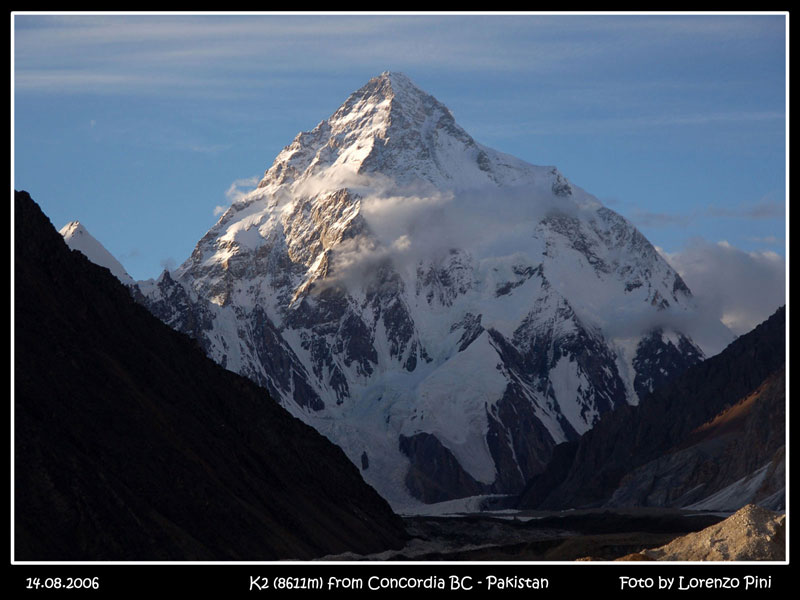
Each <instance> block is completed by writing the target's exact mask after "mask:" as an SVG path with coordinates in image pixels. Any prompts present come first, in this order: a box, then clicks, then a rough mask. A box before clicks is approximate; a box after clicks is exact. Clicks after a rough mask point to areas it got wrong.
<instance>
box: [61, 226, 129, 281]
mask: <svg viewBox="0 0 800 600" xmlns="http://www.w3.org/2000/svg"><path fill="white" fill-rule="evenodd" d="M59 233H60V234H61V236H62V237H63V238H64V241H65V242H66V243H67V246H69V247H70V249H71V250H79V251H80V252H82V253H83V254H84V255H86V257H87V258H88V259H89V260H91V261H92V262H93V263H95V264H96V265H100V266H101V267H105V268H106V269H108V270H109V271H111V273H112V274H113V275H114V277H116V278H117V279H119V280H120V281H121V282H122V283H124V284H125V285H133V284H134V283H135V282H134V280H133V278H132V277H131V276H130V275H128V272H127V271H126V270H125V267H123V266H122V265H121V264H120V262H119V261H118V260H117V259H116V258H114V257H113V256H112V254H111V253H110V252H109V251H108V250H106V249H105V247H104V246H103V245H102V244H101V243H100V242H98V241H97V240H96V239H95V238H94V237H93V236H92V235H91V234H90V233H89V232H88V231H87V230H86V227H84V226H83V225H81V224H80V222H78V221H71V222H69V223H67V224H66V225H64V227H62V228H61V231H59Z"/></svg>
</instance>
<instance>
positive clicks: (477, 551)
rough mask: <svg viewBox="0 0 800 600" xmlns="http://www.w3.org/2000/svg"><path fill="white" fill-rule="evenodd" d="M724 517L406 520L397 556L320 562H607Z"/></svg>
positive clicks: (629, 512)
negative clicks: (404, 538) (406, 537)
mask: <svg viewBox="0 0 800 600" xmlns="http://www.w3.org/2000/svg"><path fill="white" fill-rule="evenodd" d="M727 516H729V513H711V512H698V511H681V510H677V509H663V508H636V509H614V510H609V509H585V510H570V511H561V512H552V511H548V512H544V511H510V510H509V511H499V512H492V513H472V514H458V515H450V516H408V517H405V519H404V520H405V523H406V528H407V530H408V532H409V534H410V535H411V536H412V537H411V540H410V541H409V543H408V544H407V545H406V546H405V547H404V548H403V549H402V550H400V551H396V552H384V553H380V554H375V555H370V556H356V555H338V556H328V557H326V558H325V560H336V561H361V560H368V561H377V560H388V561H424V562H428V561H500V562H504V561H532V562H538V561H548V562H551V561H574V560H577V559H581V558H587V557H591V558H592V560H603V561H611V560H614V559H617V558H620V557H622V556H626V555H629V554H633V553H637V552H641V551H642V550H644V549H647V548H654V547H658V546H663V545H665V544H667V543H669V542H670V541H672V540H674V539H675V538H678V537H680V536H683V535H686V534H687V533H690V532H695V531H699V530H701V529H704V528H706V527H709V526H711V525H714V524H716V523H718V522H720V521H722V520H724V519H725V518H726V517H727Z"/></svg>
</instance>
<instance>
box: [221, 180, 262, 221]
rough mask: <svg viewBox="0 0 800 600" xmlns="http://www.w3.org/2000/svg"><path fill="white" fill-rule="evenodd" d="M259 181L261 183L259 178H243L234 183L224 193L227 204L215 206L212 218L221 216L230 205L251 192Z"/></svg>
mask: <svg viewBox="0 0 800 600" xmlns="http://www.w3.org/2000/svg"><path fill="white" fill-rule="evenodd" d="M259 181H261V177H259V176H254V177H245V178H243V179H237V180H236V181H234V182H233V183H232V184H231V185H230V187H228V189H227V190H226V191H225V197H226V198H227V199H228V203H227V204H219V205H217V206H215V207H214V216H215V217H217V216H219V215H221V214H222V213H224V212H225V211H226V210H228V208H229V207H230V205H231V204H233V203H234V202H238V201H239V200H241V199H242V198H244V197H245V196H246V195H247V194H248V192H250V191H252V190H253V188H255V186H257V185H258V182H259Z"/></svg>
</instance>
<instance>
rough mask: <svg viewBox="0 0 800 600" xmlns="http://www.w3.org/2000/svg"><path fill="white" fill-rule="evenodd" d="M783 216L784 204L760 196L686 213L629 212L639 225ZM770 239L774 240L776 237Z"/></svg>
mask: <svg viewBox="0 0 800 600" xmlns="http://www.w3.org/2000/svg"><path fill="white" fill-rule="evenodd" d="M785 217H786V204H785V203H784V202H778V201H775V200H770V199H768V198H762V199H761V200H759V201H758V202H755V203H753V204H739V205H735V206H720V205H707V206H705V207H703V208H698V209H696V210H693V211H690V212H688V213H665V212H655V211H647V210H642V209H640V208H633V210H632V211H631V212H630V213H629V218H630V219H631V220H632V221H633V222H634V223H636V224H637V225H639V226H640V227H685V226H687V225H689V224H691V223H692V222H694V221H696V220H697V219H700V218H706V219H743V220H762V219H783V218H785ZM772 239H773V241H774V240H775V239H776V238H772ZM770 243H772V242H770Z"/></svg>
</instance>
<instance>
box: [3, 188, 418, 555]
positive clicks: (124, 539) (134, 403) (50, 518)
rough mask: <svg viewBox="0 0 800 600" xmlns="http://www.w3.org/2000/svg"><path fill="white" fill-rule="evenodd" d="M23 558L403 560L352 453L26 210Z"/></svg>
mask: <svg viewBox="0 0 800 600" xmlns="http://www.w3.org/2000/svg"><path fill="white" fill-rule="evenodd" d="M14 239H15V265H14V268H15V280H14V283H15V290H14V293H15V310H16V312H15V356H14V358H15V364H14V384H15V390H14V395H15V397H14V401H15V404H14V407H15V412H14V417H15V423H14V426H15V428H14V433H15V448H14V458H15V482H14V483H15V489H14V492H15V540H14V543H15V558H16V559H17V560H55V561H64V560H277V559H310V558H314V557H319V556H323V555H326V554H331V553H336V552H344V551H353V550H355V549H358V550H356V551H358V552H375V551H380V550H385V549H387V548H398V547H400V546H402V544H403V542H404V541H405V539H406V535H405V530H404V527H403V524H402V522H401V520H400V519H399V518H398V517H397V516H396V515H395V514H394V513H393V512H392V511H391V509H390V508H389V506H388V504H387V503H386V502H385V501H384V500H383V499H382V498H381V497H380V496H379V495H378V494H377V493H376V492H375V491H374V490H373V489H372V488H371V487H369V486H367V485H366V484H365V483H364V481H363V480H362V479H361V477H360V475H359V472H358V470H357V469H356V468H355V466H354V465H353V464H352V463H351V462H350V461H349V460H348V459H347V458H346V457H345V455H344V453H342V451H341V450H340V449H339V448H337V447H336V446H334V445H333V444H332V443H330V442H329V441H328V440H326V439H325V438H324V437H322V436H321V435H319V434H318V433H317V432H316V431H314V429H312V428H311V427H309V426H307V425H305V424H304V423H302V422H301V421H299V420H298V419H296V418H294V417H292V416H291V415H289V414H288V413H287V412H286V411H285V410H284V409H283V408H281V407H280V406H279V405H278V404H277V403H276V402H274V401H273V400H272V399H271V398H270V397H269V396H268V395H267V393H266V392H265V391H264V390H263V388H260V387H258V386H257V385H255V384H254V383H253V382H251V381H249V380H247V379H246V378H244V377H241V376H240V375H237V374H234V373H232V372H230V371H227V370H225V369H223V368H221V367H220V366H218V365H217V364H215V363H214V362H213V361H211V360H209V359H208V358H207V357H206V356H204V355H203V353H202V352H201V351H200V349H199V348H198V347H197V344H196V342H194V341H193V340H191V339H190V338H189V337H187V336H185V335H183V334H180V333H177V332H176V331H174V330H172V329H170V328H169V327H167V326H166V325H164V324H163V323H162V322H161V321H159V320H158V319H156V318H155V317H153V316H152V315H151V314H150V313H149V312H147V311H146V310H145V309H144V308H142V307H141V306H139V305H138V304H136V303H135V302H133V300H132V299H131V296H130V293H129V291H128V290H127V289H126V288H124V287H123V286H122V285H121V284H120V282H119V281H117V280H116V279H115V278H114V277H113V276H112V275H111V274H110V273H109V271H108V270H106V269H103V268H100V267H98V266H96V265H94V264H92V263H90V262H89V261H88V260H87V259H86V257H85V256H83V255H82V254H80V253H78V252H71V251H70V250H69V249H68V248H67V246H66V245H65V244H64V241H63V240H62V238H61V237H60V236H59V235H58V233H57V232H56V231H55V229H53V227H52V225H50V223H49V221H48V220H47V218H46V217H45V216H44V215H43V214H42V213H41V211H40V209H39V207H38V206H37V205H36V204H35V203H34V202H33V201H32V200H31V198H30V196H29V195H28V194H27V193H25V192H18V193H16V197H15V238H14Z"/></svg>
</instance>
